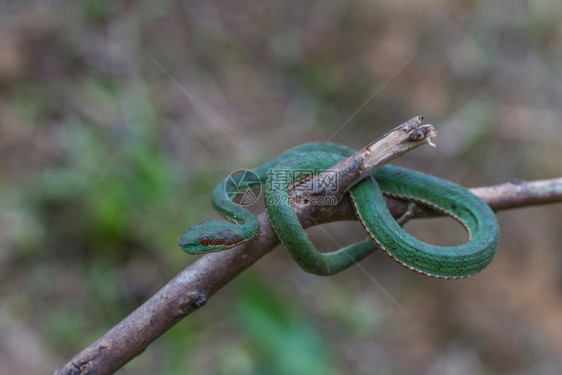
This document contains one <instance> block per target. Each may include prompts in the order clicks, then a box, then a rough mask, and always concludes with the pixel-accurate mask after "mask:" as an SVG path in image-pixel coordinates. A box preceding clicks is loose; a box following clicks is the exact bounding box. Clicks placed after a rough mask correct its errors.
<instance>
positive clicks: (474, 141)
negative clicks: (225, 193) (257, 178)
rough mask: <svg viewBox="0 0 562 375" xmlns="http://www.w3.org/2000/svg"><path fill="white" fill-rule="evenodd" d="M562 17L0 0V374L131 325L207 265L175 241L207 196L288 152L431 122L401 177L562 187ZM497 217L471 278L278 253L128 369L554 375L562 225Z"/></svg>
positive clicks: (408, 5)
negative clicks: (491, 251)
mask: <svg viewBox="0 0 562 375" xmlns="http://www.w3.org/2000/svg"><path fill="white" fill-rule="evenodd" d="M561 18H562V10H561V7H560V6H559V4H558V2H557V1H555V0H528V1H509V0H494V1H491V2H470V1H465V2H448V3H447V2H442V1H439V0H424V1H421V2H415V3H412V2H405V1H392V2H365V1H335V0H328V1H321V2H296V1H288V2H287V1H285V2H281V1H274V2H267V3H266V2H258V1H254V0H244V1H242V2H236V3H234V2H228V1H227V2H214V1H202V0H189V1H183V2H177V1H169V0H167V1H158V2H153V1H142V0H141V1H126V2H111V1H106V0H104V1H99V0H87V1H82V2H70V1H57V2H51V3H49V2H47V3H44V2H35V1H28V2H3V3H2V4H0V281H1V283H0V298H1V300H2V303H1V304H0V363H1V364H2V365H1V366H0V375H3V374H39V373H44V372H45V369H54V368H56V367H58V366H60V365H61V364H62V363H64V362H65V361H66V360H67V359H68V358H70V357H71V356H72V355H74V354H75V353H76V352H77V351H78V350H80V349H81V348H83V347H84V346H86V345H88V344H89V343H91V342H92V341H93V340H95V339H96V338H97V337H99V336H100V335H101V334H103V333H104V332H105V331H106V330H107V329H109V328H110V327H112V326H113V325H114V324H115V323H117V322H118V321H119V320H121V319H122V318H123V317H124V316H126V314H128V313H129V312H130V311H131V310H133V309H134V308H136V307H137V306H138V305H139V304H140V303H142V302H143V301H145V300H146V299H147V298H148V297H149V296H150V295H152V294H153V293H154V292H155V291H156V290H158V289H159V288H160V287H161V286H162V285H164V284H165V283H166V282H167V280H169V279H170V278H171V277H173V276H174V275H175V274H177V272H179V271H180V270H181V269H183V268H184V267H185V266H187V265H188V264H189V263H191V262H193V261H194V258H195V257H190V256H186V255H185V254H183V253H182V252H181V250H180V249H179V248H178V247H177V245H176V241H177V238H178V237H179V236H180V235H181V233H182V232H183V231H184V230H185V229H186V227H187V226H189V225H192V224H196V223H198V222H200V221H202V220H205V219H207V218H210V217H214V216H216V214H215V213H213V211H212V207H211V204H210V194H211V190H212V188H213V186H214V185H215V184H216V183H217V182H218V181H219V180H220V179H221V178H223V177H224V176H226V175H227V174H228V173H229V172H231V171H233V170H235V169H239V168H243V167H252V166H256V165H258V164H260V163H261V162H263V161H265V160H268V159H270V158H272V157H274V156H275V155H277V154H278V153H280V152H281V151H282V150H284V149H286V148H289V147H292V146H294V145H296V144H299V143H304V142H308V141H316V140H332V141H335V142H340V143H345V144H348V145H350V146H353V147H361V146H363V145H364V144H365V143H367V142H370V141H371V140H373V139H374V138H376V137H377V136H379V135H380V134H381V133H383V132H384V131H386V130H388V128H389V127H391V126H394V125H396V124H398V123H400V122H401V121H403V120H405V119H407V118H410V117H412V116H414V115H417V114H424V115H425V116H426V119H427V120H428V122H431V123H434V124H435V125H436V127H437V128H438V129H439V136H438V138H437V139H436V143H437V145H438V147H437V149H431V150H424V149H421V150H419V152H418V150H416V152H415V154H413V153H412V155H406V156H405V157H403V158H401V159H400V160H397V163H398V164H402V165H405V166H409V167H413V168H417V169H420V170H422V171H425V172H428V173H432V174H435V175H437V176H440V177H445V178H448V179H451V180H453V181H456V182H459V183H462V184H465V185H467V186H474V185H479V184H480V185H490V184H493V183H499V182H504V181H506V180H509V179H512V178H514V177H517V178H529V179H531V178H546V177H551V176H560V175H562V164H561V163H560V160H561V153H560V145H561V144H562V135H561V134H562V133H561V132H560V129H561V128H560V122H559V118H560V116H559V112H560V108H561V106H560V104H561V103H562V64H561V61H562V60H561V59H560V57H561V56H562V26H561V25H562V23H560V22H559V21H560V19H561ZM256 209H257V208H256ZM498 216H499V219H500V223H501V224H502V233H503V235H502V236H503V237H502V243H501V248H500V252H499V254H498V256H497V258H496V260H495V261H494V262H493V264H492V265H491V266H490V267H489V268H488V269H487V270H486V271H484V272H483V273H482V274H480V275H478V276H477V277H474V278H471V279H468V280H462V281H459V282H452V283H446V282H445V283H444V282H442V281H439V280H430V279H427V278H424V277H422V276H419V275H416V274H413V273H411V272H407V271H406V270H404V269H402V268H401V267H399V266H398V265H396V264H394V263H393V262H390V261H388V259H386V258H385V257H384V256H382V255H380V254H376V255H374V256H372V257H370V259H367V260H365V261H364V262H362V264H361V266H362V267H353V268H352V269H350V270H348V271H346V272H344V273H342V274H340V275H337V276H335V277H330V278H318V277H315V276H311V275H306V274H304V273H303V272H301V271H300V269H298V268H297V267H296V266H295V265H294V264H293V263H292V262H291V261H290V259H289V257H288V256H286V254H285V253H284V252H283V251H277V252H274V253H272V254H271V255H269V256H267V257H266V258H265V259H264V260H263V261H260V262H259V263H258V264H257V265H256V267H255V269H253V270H252V271H249V272H247V274H245V275H242V277H241V278H240V279H238V280H236V281H235V282H233V283H232V285H231V286H229V287H227V288H225V290H222V291H221V292H219V293H218V294H217V296H215V297H214V298H213V299H212V300H211V301H210V302H209V303H208V304H207V305H206V306H205V307H204V308H203V309H201V310H200V311H198V312H196V313H195V314H193V315H192V316H190V317H189V318H188V319H185V320H184V321H182V322H180V323H179V324H178V325H177V326H175V327H174V328H173V329H171V330H170V331H169V332H167V333H166V334H165V335H164V336H163V337H162V338H160V339H159V340H157V341H156V342H155V343H153V344H152V345H151V346H150V347H149V348H148V349H147V351H146V352H145V353H143V355H141V356H140V357H138V358H136V359H135V360H134V361H132V362H131V363H129V364H128V365H127V366H126V367H125V368H124V369H123V370H122V371H121V373H124V374H127V373H135V374H153V373H164V374H185V373H197V374H266V373H267V374H287V373H305V374H316V373H318V374H320V373H321V374H338V373H355V374H373V373H385V374H459V375H463V374H499V373H510V374H516V375H519V374H544V375H550V374H559V373H560V372H562V363H561V362H560V358H562V340H561V336H560V327H561V326H562V319H561V318H560V317H561V316H562V298H561V295H562V293H561V291H562V277H561V276H560V275H562V272H561V270H562V266H561V265H562V255H561V253H560V251H559V249H558V244H559V243H560V242H561V241H562V237H561V236H562V231H561V230H560V224H559V223H560V222H562V220H561V219H562V217H561V216H562V211H560V206H559V205H557V206H549V207H545V208H535V209H526V210H523V211H514V212H513V213H500V214H499V215H498ZM353 225H354V224H349V225H348V223H337V224H332V225H330V226H329V230H330V233H331V234H332V235H333V236H334V237H335V238H336V240H337V241H338V242H339V243H349V242H351V241H355V240H357V239H358V238H362V236H364V234H363V233H362V231H361V230H360V229H358V227H357V226H353ZM451 225H452V224H450V223H448V224H445V223H443V222H441V221H431V222H429V224H428V223H424V222H423V221H420V222H416V223H413V224H412V225H411V226H410V227H409V228H410V229H411V231H412V232H413V233H414V234H416V235H418V236H420V237H421V238H423V239H424V240H427V241H433V242H450V241H453V242H454V241H455V240H456V239H458V236H457V234H458V233H457V232H458V231H455V230H452V229H448V228H451ZM310 233H311V235H312V236H313V238H314V240H315V241H316V242H318V244H319V245H320V246H322V247H324V248H329V249H334V246H335V244H334V243H332V242H331V241H329V240H327V239H326V238H324V237H325V236H323V233H322V232H321V231H315V230H314V229H312V230H311V231H310ZM48 371H50V370H48Z"/></svg>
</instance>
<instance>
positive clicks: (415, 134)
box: [410, 129, 425, 142]
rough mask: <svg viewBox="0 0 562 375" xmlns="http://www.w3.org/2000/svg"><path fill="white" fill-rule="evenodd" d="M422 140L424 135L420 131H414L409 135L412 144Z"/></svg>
mask: <svg viewBox="0 0 562 375" xmlns="http://www.w3.org/2000/svg"><path fill="white" fill-rule="evenodd" d="M424 138H425V134H424V133H423V130H422V129H418V130H415V131H414V132H413V133H412V134H410V141H412V142H419V141H421V140H422V139H424Z"/></svg>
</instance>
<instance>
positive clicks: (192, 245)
mask: <svg viewBox="0 0 562 375" xmlns="http://www.w3.org/2000/svg"><path fill="white" fill-rule="evenodd" d="M239 227H240V226H238V225H233V224H230V223H227V222H225V221H222V220H206V221H204V222H202V223H201V224H198V225H194V226H192V227H190V228H189V229H187V230H186V231H185V233H184V234H183V236H181V237H180V239H179V241H178V245H180V247H181V248H182V249H183V251H185V252H186V253H189V254H193V255H198V254H205V253H214V252H218V251H223V250H227V249H230V248H231V247H234V246H236V245H240V244H241V243H244V242H246V241H247V240H249V239H251V238H249V239H246V237H245V236H244V233H243V232H241V229H240V228H239Z"/></svg>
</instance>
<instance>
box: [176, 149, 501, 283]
mask: <svg viewBox="0 0 562 375" xmlns="http://www.w3.org/2000/svg"><path fill="white" fill-rule="evenodd" d="M353 153H354V150H352V149H350V148H348V147H346V146H342V145H338V144H334V143H324V142H322V143H309V144H305V145H301V146H297V147H294V148H292V149H290V150H288V151H286V152H284V153H282V154H281V155H279V156H278V157H276V158H275V159H273V160H271V161H269V162H267V163H265V164H263V165H262V166H260V167H257V168H254V169H251V170H250V171H251V172H252V173H253V174H254V175H255V176H256V178H255V179H254V180H250V181H245V184H244V185H243V189H242V190H251V189H255V188H257V187H259V186H263V185H265V203H266V209H267V213H268V216H269V219H270V221H271V224H272V226H273V228H274V229H275V232H276V233H277V235H278V236H279V238H280V240H281V242H282V243H283V245H284V246H285V247H286V248H287V250H288V251H289V253H290V255H291V257H292V258H293V259H294V260H295V261H296V262H297V264H298V265H299V266H300V267H301V268H302V269H304V270H305V271H307V272H310V273H313V274H318V275H332V274H335V273H337V272H340V271H342V270H344V269H346V268H348V267H349V266H351V265H353V264H355V263H356V262H358V261H359V260H361V259H362V258H364V257H365V256H367V255H369V254H371V253H372V252H373V251H375V250H376V249H377V248H380V249H382V250H383V251H384V252H385V253H386V254H387V255H389V256H390V257H391V258H393V259H394V260H396V261H398V262H399V263H401V264H402V265H404V266H406V267H408V268H410V269H412V270H414V271H417V272H420V273H423V274H425V275H428V276H432V277H436V278H462V277H466V276H470V275H472V274H474V273H476V272H479V271H480V270H482V269H483V268H484V267H486V266H487V265H488V264H489V263H490V262H491V260H492V258H493V257H494V255H495V253H496V250H497V247H498V242H499V227H498V223H497V221H496V217H495V215H494V213H493V211H492V210H491V209H490V207H489V206H488V205H487V204H486V203H485V202H484V201H482V200H481V199H480V198H478V197H477V196H476V195H474V194H473V193H471V192H470V191H469V190H468V189H466V188H464V187H462V186H459V185H457V184H454V183H452V182H449V181H445V180H442V179H439V178H436V177H433V176H430V175H427V174H424V173H421V172H417V171H414V170H411V169H405V168H399V167H395V166H391V165H385V166H382V167H381V168H379V169H378V170H376V171H375V172H374V173H373V174H372V175H370V176H368V177H367V178H365V179H364V180H362V181H361V182H359V183H358V184H356V185H355V186H354V187H352V188H351V189H350V190H349V196H350V200H351V202H352V206H353V207H354V209H355V212H356V213H357V217H358V218H359V220H360V222H361V224H362V225H363V226H364V228H365V230H366V231H367V233H368V234H369V237H370V238H369V239H368V240H366V241H364V242H360V243H357V244H353V245H350V246H348V247H345V248H342V249H340V250H338V251H335V252H332V253H322V252H320V251H318V250H317V249H316V248H315V247H314V245H313V244H312V242H311V241H310V239H309V238H308V236H307V234H306V232H305V230H304V228H303V227H302V225H301V223H300V222H299V219H298V217H297V215H296V214H295V211H294V209H293V207H292V206H291V203H290V199H289V189H290V188H291V187H293V186H294V185H295V184H298V183H299V181H298V177H296V176H293V175H296V174H294V173H291V171H294V170H315V171H318V172H321V171H324V170H326V169H328V168H330V167H332V166H333V165H335V164H337V163H338V162H340V161H341V160H343V159H345V158H346V157H348V156H350V155H351V154H353ZM280 172H282V173H280ZM276 176H277V180H275V178H276ZM278 176H290V178H281V179H279V177H278ZM243 179H244V176H243V174H235V175H233V176H231V178H228V179H225V180H223V181H221V182H220V183H219V184H218V185H217V186H216V187H215V189H214V191H213V198H212V200H213V205H214V207H215V209H216V210H217V211H218V212H219V213H220V214H221V215H223V216H224V217H226V218H227V219H229V220H230V221H232V223H229V222H226V221H222V220H207V221H204V222H203V223H201V224H199V225H194V226H192V227H190V228H189V229H188V230H187V231H186V232H185V234H184V235H183V236H182V237H181V238H180V240H179V245H180V246H181V248H182V249H183V250H184V251H185V252H187V253H190V254H203V253H209V252H217V251H223V250H226V249H229V248H232V247H234V246H237V245H240V244H243V243H246V242H249V241H251V240H252V239H254V238H255V236H256V235H257V233H258V229H259V225H258V221H257V219H256V217H255V216H254V215H253V214H252V213H250V212H249V211H248V210H246V209H245V208H244V207H242V206H240V205H237V204H235V203H234V202H233V201H232V198H233V196H234V195H235V194H233V193H228V192H233V191H236V190H237V189H238V191H240V189H241V188H240V186H239V183H240V182H242V180H243ZM385 195H387V196H390V197H392V198H396V199H401V200H405V201H409V202H411V203H415V204H418V205H422V206H426V207H429V208H430V209H432V210H435V211H437V212H439V213H442V214H444V215H447V216H450V217H452V218H453V219H455V220H456V221H458V222H459V223H461V224H462V225H463V227H464V228H465V229H466V231H467V232H468V235H469V240H468V242H467V243H465V244H462V245H459V246H436V245H431V244H427V243H424V242H422V241H420V240H418V239H416V238H415V237H413V236H412V235H410V234H409V233H408V232H406V231H405V230H404V229H403V228H402V227H401V226H400V224H398V222H397V221H396V220H395V219H394V218H393V216H392V214H391V213H390V212H389V210H388V208H387V206H386V203H385V199H384V196H385Z"/></svg>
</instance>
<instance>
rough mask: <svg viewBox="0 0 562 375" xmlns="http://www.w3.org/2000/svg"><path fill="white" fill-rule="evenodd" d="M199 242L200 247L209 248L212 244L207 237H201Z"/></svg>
mask: <svg viewBox="0 0 562 375" xmlns="http://www.w3.org/2000/svg"><path fill="white" fill-rule="evenodd" d="M199 242H201V245H203V246H209V245H211V243H212V241H211V240H210V239H209V237H202V238H201V240H200V241H199Z"/></svg>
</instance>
